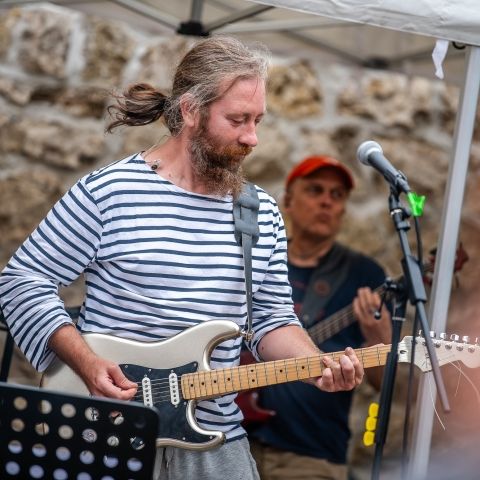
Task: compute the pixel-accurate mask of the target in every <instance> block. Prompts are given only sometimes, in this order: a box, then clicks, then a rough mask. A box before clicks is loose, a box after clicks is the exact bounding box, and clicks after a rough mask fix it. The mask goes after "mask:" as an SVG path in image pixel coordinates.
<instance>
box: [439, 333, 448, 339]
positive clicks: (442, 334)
mask: <svg viewBox="0 0 480 480" xmlns="http://www.w3.org/2000/svg"><path fill="white" fill-rule="evenodd" d="M439 337H440V340H446V339H447V334H446V333H444V332H443V333H441V334H440V335H439Z"/></svg>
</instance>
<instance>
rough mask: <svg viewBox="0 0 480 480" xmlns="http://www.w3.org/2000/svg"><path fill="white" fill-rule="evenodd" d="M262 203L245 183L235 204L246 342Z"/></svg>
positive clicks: (249, 334) (248, 331)
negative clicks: (253, 256) (255, 248)
mask: <svg viewBox="0 0 480 480" xmlns="http://www.w3.org/2000/svg"><path fill="white" fill-rule="evenodd" d="M259 206H260V201H259V199H258V192H257V189H256V188H255V185H253V183H250V182H247V183H245V185H244V187H243V190H242V192H241V193H240V195H239V196H238V198H237V199H236V200H235V201H234V202H233V221H234V224H235V240H236V241H237V243H238V244H239V245H241V246H242V251H243V265H244V269H243V271H244V275H245V291H246V295H247V330H244V331H243V332H242V334H243V336H244V338H245V339H246V341H247V342H248V341H250V340H251V338H252V336H253V330H252V311H253V307H252V247H253V246H255V245H256V243H257V242H258V238H259V236H260V230H259V228H258V208H259Z"/></svg>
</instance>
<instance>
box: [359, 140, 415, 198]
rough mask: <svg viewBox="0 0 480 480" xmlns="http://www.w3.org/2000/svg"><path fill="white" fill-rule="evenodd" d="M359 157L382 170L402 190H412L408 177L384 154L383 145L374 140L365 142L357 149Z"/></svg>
mask: <svg viewBox="0 0 480 480" xmlns="http://www.w3.org/2000/svg"><path fill="white" fill-rule="evenodd" d="M357 159H358V161H359V162H361V163H363V164H364V165H369V166H370V167H373V168H374V169H375V170H377V171H378V172H380V173H381V174H382V175H383V176H384V177H385V179H386V180H387V182H388V183H390V185H392V186H393V187H395V188H396V189H397V190H400V191H401V192H404V193H408V192H410V187H409V185H408V182H407V177H405V175H404V174H403V173H402V172H401V171H400V170H397V169H396V168H395V167H394V166H393V165H392V164H391V163H390V162H389V161H388V160H387V159H386V158H385V157H384V156H383V150H382V147H381V146H380V145H379V144H378V143H377V142H373V141H372V140H368V141H366V142H363V143H362V144H361V145H360V146H359V147H358V149H357Z"/></svg>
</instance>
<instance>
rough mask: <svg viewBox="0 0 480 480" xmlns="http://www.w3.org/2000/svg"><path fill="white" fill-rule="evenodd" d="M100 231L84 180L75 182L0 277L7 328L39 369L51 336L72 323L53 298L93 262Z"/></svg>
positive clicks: (48, 355)
mask: <svg viewBox="0 0 480 480" xmlns="http://www.w3.org/2000/svg"><path fill="white" fill-rule="evenodd" d="M101 235H102V220H101V216H100V212H99V209H98V207H97V205H96V203H95V201H94V199H93V197H92V195H91V193H90V192H89V191H88V189H87V187H86V183H85V179H82V180H80V181H79V182H78V183H77V184H76V185H74V186H73V187H72V188H71V189H70V190H69V191H68V192H67V193H66V194H65V195H64V196H63V198H61V199H60V200H59V201H58V203H57V204H56V205H55V206H54V207H53V208H52V210H51V211H50V212H49V213H48V215H47V216H46V217H45V219H44V220H43V221H42V222H41V223H40V225H39V226H38V227H37V228H36V230H35V231H34V232H33V233H32V234H31V235H30V236H29V237H28V238H27V240H26V241H25V242H24V243H23V244H22V245H21V246H20V248H19V249H18V250H17V252H16V253H15V254H14V255H13V257H12V258H11V259H10V261H9V263H8V264H7V266H6V267H5V269H4V270H3V272H2V274H1V276H0V304H1V308H2V311H3V314H4V316H5V319H6V322H7V324H8V327H9V329H10V332H11V334H12V336H13V339H14V340H15V343H16V344H17V345H18V346H19V348H20V349H21V350H22V352H23V353H24V354H25V356H26V357H27V359H28V360H29V362H30V363H31V364H32V365H33V366H34V367H35V368H36V369H37V370H38V371H40V372H41V371H43V370H45V369H46V368H47V366H48V365H49V364H50V362H51V361H52V360H53V358H54V352H53V351H52V350H50V349H49V348H48V346H47V345H48V340H49V338H50V336H51V335H52V334H53V333H54V332H55V331H56V330H57V329H58V328H59V327H61V326H62V325H64V324H69V323H72V320H71V318H70V317H69V315H68V314H67V312H66V311H65V308H64V304H63V301H62V300H61V299H60V297H59V296H58V287H59V285H69V284H70V283H71V282H73V281H74V280H75V279H76V278H78V277H79V276H80V274H81V273H82V272H83V271H84V270H85V268H86V266H87V265H88V264H89V263H90V262H91V261H92V260H93V258H94V257H95V255H96V251H97V249H98V246H99V243H100V239H101Z"/></svg>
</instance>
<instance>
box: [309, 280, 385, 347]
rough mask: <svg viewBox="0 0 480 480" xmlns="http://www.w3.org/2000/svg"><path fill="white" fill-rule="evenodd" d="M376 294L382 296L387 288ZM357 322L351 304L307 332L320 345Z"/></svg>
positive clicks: (381, 288) (376, 290)
mask: <svg viewBox="0 0 480 480" xmlns="http://www.w3.org/2000/svg"><path fill="white" fill-rule="evenodd" d="M374 292H376V293H378V294H379V295H380V296H382V295H383V294H384V293H385V287H383V286H380V287H378V288H376V289H375V290H374ZM356 321H357V319H356V318H355V315H354V314H353V306H352V305H351V304H350V305H347V306H346V307H344V308H342V309H341V310H338V312H336V313H334V314H333V315H331V316H330V317H328V318H326V319H325V320H321V321H320V322H318V323H316V324H315V325H312V326H311V327H309V328H308V329H307V332H308V335H309V336H310V338H311V339H312V340H313V341H314V342H315V344H316V345H319V344H320V343H322V342H324V341H325V340H327V339H328V338H331V337H333V336H334V335H336V334H337V333H338V332H340V331H341V330H343V329H344V328H347V327H348V326H349V325H351V324H352V323H354V322H356Z"/></svg>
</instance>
